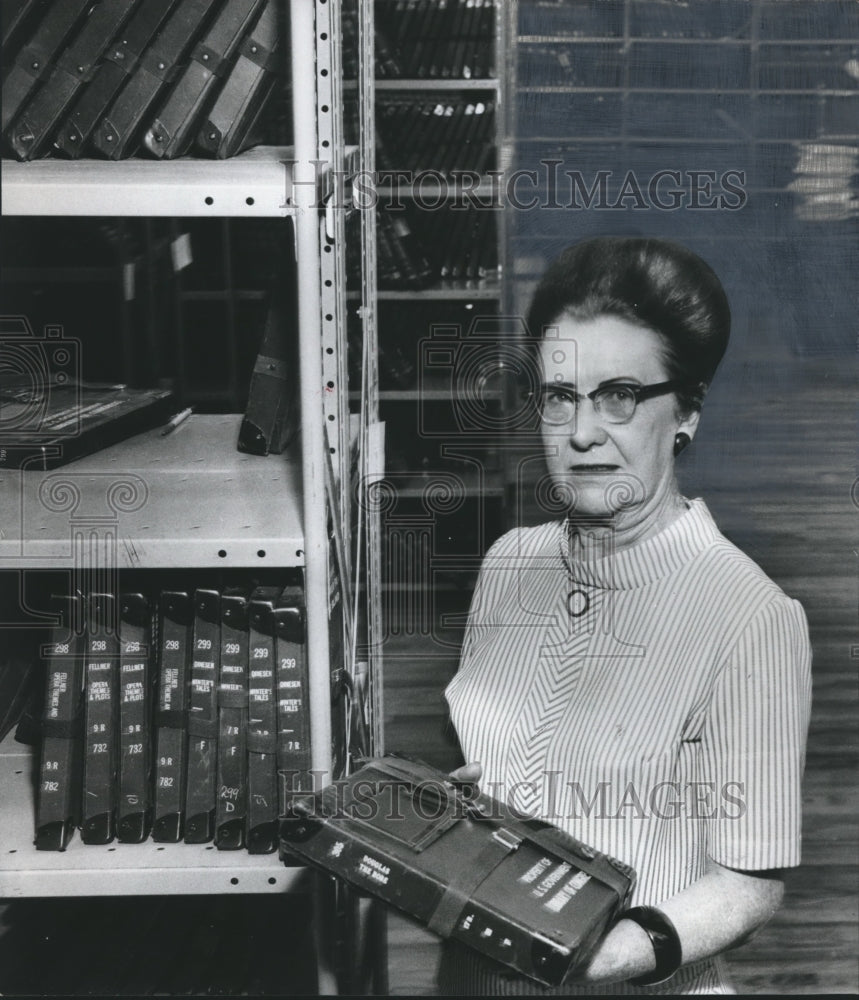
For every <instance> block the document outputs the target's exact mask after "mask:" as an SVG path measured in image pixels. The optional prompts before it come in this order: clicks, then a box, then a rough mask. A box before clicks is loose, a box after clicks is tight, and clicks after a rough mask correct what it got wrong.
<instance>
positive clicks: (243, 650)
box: [35, 586, 310, 854]
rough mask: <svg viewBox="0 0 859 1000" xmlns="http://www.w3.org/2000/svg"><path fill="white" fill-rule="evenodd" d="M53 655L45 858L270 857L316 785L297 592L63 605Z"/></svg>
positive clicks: (42, 770) (103, 598)
mask: <svg viewBox="0 0 859 1000" xmlns="http://www.w3.org/2000/svg"><path fill="white" fill-rule="evenodd" d="M56 612H57V616H58V622H59V623H58V624H57V625H56V627H55V628H54V629H53V632H52V634H51V636H50V641H49V643H48V644H47V645H46V646H45V647H44V648H43V659H44V662H45V676H46V686H45V705H44V715H43V720H42V744H41V755H40V763H39V776H38V789H37V799H36V836H35V843H36V847H37V848H38V849H40V850H57V851H62V850H64V849H65V848H66V846H67V845H68V843H69V841H70V839H71V838H72V836H73V834H74V831H75V830H76V829H79V830H80V836H81V840H82V841H83V842H84V843H86V844H107V843H111V842H112V841H114V840H119V841H120V842H127V843H140V842H142V841H144V840H147V839H148V838H149V837H150V836H151V838H152V839H153V840H155V841H158V842H162V843H171V842H173V843H175V842H179V841H185V842H186V843H207V842H214V844H215V846H216V847H217V848H218V849H219V850H238V849H247V850H248V851H249V852H251V853H258V854H263V853H270V852H272V851H274V850H275V849H276V847H277V818H278V816H279V815H281V814H282V813H283V811H284V810H285V808H286V804H287V801H288V797H289V796H290V795H291V794H292V793H293V792H295V791H298V790H306V789H307V788H308V787H309V778H310V774H309V771H310V739H309V736H310V734H309V722H308V718H307V712H308V706H307V700H306V699H307V683H308V679H307V658H306V631H305V615H304V599H303V591H302V588H301V587H297V586H289V587H285V588H284V587H277V586H275V587H272V586H253V587H251V586H248V587H242V586H233V587H228V588H223V589H221V590H219V589H217V588H212V587H206V586H200V587H197V588H195V589H193V590H181V589H170V590H162V591H160V592H159V593H157V594H146V593H142V592H138V591H129V592H125V593H121V594H110V593H90V594H73V595H66V596H63V597H59V598H57V599H56Z"/></svg>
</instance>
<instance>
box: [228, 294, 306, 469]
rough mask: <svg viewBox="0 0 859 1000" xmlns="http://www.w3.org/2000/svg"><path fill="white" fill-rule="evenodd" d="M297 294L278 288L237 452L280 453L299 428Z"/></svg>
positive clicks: (271, 296)
mask: <svg viewBox="0 0 859 1000" xmlns="http://www.w3.org/2000/svg"><path fill="white" fill-rule="evenodd" d="M293 293H294V289H293V288H292V287H291V286H290V287H287V286H286V284H285V283H284V284H281V285H278V286H276V287H275V288H273V289H272V290H271V292H270V294H269V302H268V310H267V313H266V320H265V327H264V328H263V334H262V343H261V344H260V347H259V351H258V353H257V357H256V361H255V362H254V368H253V372H252V374H251V382H250V387H249V389H248V401H247V404H246V406H245V413H244V417H243V418H242V422H241V425H240V427H239V437H238V442H237V444H236V447H237V449H238V450H239V451H242V452H247V453H248V454H251V455H269V454H272V453H275V454H279V453H280V452H282V451H283V450H284V449H285V448H287V447H288V446H289V444H290V443H291V442H292V441H293V440H294V439H295V437H296V435H297V434H298V429H299V393H298V354H297V350H298V348H297V337H296V336H295V328H296V320H295V305H294V302H295V299H294V294H293Z"/></svg>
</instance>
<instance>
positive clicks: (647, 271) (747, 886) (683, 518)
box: [440, 238, 811, 995]
mask: <svg viewBox="0 0 859 1000" xmlns="http://www.w3.org/2000/svg"><path fill="white" fill-rule="evenodd" d="M527 325H528V328H529V330H530V331H531V334H530V335H531V336H532V337H533V338H535V339H534V340H533V343H532V345H531V346H532V348H533V351H534V354H535V361H536V362H537V364H538V366H539V371H540V378H539V381H540V385H539V388H537V389H535V390H534V391H533V392H532V393H531V396H532V398H533V399H534V401H535V403H536V405H537V407H538V409H539V414H540V424H541V434H542V440H543V445H544V448H545V454H546V463H547V466H548V472H549V477H550V482H551V486H552V490H553V491H554V495H555V497H556V499H557V498H562V499H563V501H564V503H565V506H566V510H567V515H566V517H565V519H564V520H556V521H553V522H550V523H547V524H543V525H540V526H538V527H529V528H520V529H516V530H514V531H511V532H509V533H508V534H506V535H504V536H503V537H502V538H501V539H499V540H498V541H497V542H496V543H495V544H494V545H493V546H492V547H491V549H490V550H489V552H488V553H487V555H486V558H485V560H484V563H483V566H482V569H481V573H480V578H479V580H478V584H477V588H476V590H475V594H474V598H473V602H472V608H471V612H470V617H469V625H468V629H467V631H466V637H465V642H464V645H463V652H462V660H461V664H460V669H459V671H458V673H457V675H456V676H455V677H454V679H453V680H452V681H451V683H450V685H449V686H448V688H447V691H446V697H447V699H448V703H449V706H450V712H451V718H452V721H453V724H454V726H455V728H456V730H457V734H458V736H459V739H460V743H461V746H462V749H463V752H464V759H465V760H466V761H470V762H473V763H472V764H471V765H469V766H467V767H466V768H463V769H460V771H459V772H455V773H456V775H457V777H459V778H462V779H472V780H476V778H477V777H478V776H479V775H480V772H481V769H482V780H481V789H482V790H483V791H486V792H488V793H489V794H494V795H495V796H496V797H498V798H501V799H504V800H506V801H508V802H509V803H511V804H512V805H515V806H516V807H517V808H520V809H521V810H522V811H524V812H529V813H533V814H537V815H540V816H542V817H543V818H545V819H548V820H550V821H551V822H553V823H555V824H556V825H557V826H559V827H561V828H562V829H564V830H566V831H568V832H569V833H571V834H573V835H574V836H576V837H578V838H579V839H581V840H583V841H585V842H586V843H589V844H590V845H591V846H593V847H596V848H598V849H599V850H601V851H603V852H605V853H607V854H610V855H612V856H614V857H616V858H619V859H620V860H622V861H625V862H627V863H628V864H630V865H632V866H633V868H634V869H635V871H636V872H637V875H638V881H637V886H636V888H635V892H634V895H633V897H632V899H631V901H630V902H631V905H632V906H633V907H635V909H634V910H632V911H630V912H629V917H623V918H621V919H619V920H618V921H617V922H616V923H615V924H614V926H613V927H612V928H611V930H610V931H609V932H608V933H607V935H606V936H605V937H604V939H603V941H602V942H601V944H600V946H599V947H598V948H597V950H596V951H595V953H594V954H593V956H592V958H591V960H590V961H589V963H588V964H587V965H586V966H585V967H584V968H582V969H580V970H579V971H578V972H577V973H575V975H574V976H573V977H572V978H571V979H570V980H569V981H568V982H567V983H566V984H565V985H564V987H563V988H561V989H560V990H558V991H557V992H560V993H562V994H571V993H579V992H581V993H593V992H596V993H599V992H605V993H611V994H618V993H636V992H640V993H645V994H651V995H652V994H659V993H668V994H677V993H681V994H682V993H732V992H734V990H733V988H732V987H731V985H730V983H729V982H728V980H727V978H726V976H725V971H724V967H723V963H722V961H721V960H720V958H719V956H720V954H721V953H722V952H724V951H726V950H727V949H729V948H731V947H733V946H735V945H737V944H739V943H740V942H742V941H744V940H745V939H747V938H748V937H749V935H750V934H752V933H753V932H754V931H755V930H756V929H758V928H759V927H761V926H762V925H763V924H764V923H765V922H766V921H767V919H768V918H769V917H770V916H771V915H772V914H773V913H774V912H775V910H776V909H777V908H778V906H779V905H780V902H781V899H782V894H783V883H782V878H781V875H780V871H781V870H782V869H785V868H788V867H791V866H795V865H797V864H798V863H799V857H800V810H801V797H800V782H801V777H802V770H803V766H804V752H805V737H806V731H807V725H808V714H809V704H810V659H811V658H810V648H809V642H808V633H807V625H806V620H805V616H804V613H803V611H802V609H801V607H800V605H799V604H798V603H797V602H795V601H793V600H791V599H789V598H788V597H787V596H785V594H784V593H783V592H782V591H781V590H780V589H779V587H778V586H777V585H776V584H775V583H773V582H772V581H771V580H770V579H769V578H768V577H767V576H766V575H765V574H764V573H763V572H762V570H760V569H759V568H758V567H757V566H756V565H755V564H754V563H753V562H752V561H751V560H750V559H749V558H748V557H746V556H745V555H744V554H743V553H741V552H740V551H739V550H738V549H737V548H736V547H735V546H733V545H732V544H731V543H730V542H728V541H727V539H725V538H724V537H723V536H722V535H721V534H720V533H719V530H718V528H717V527H716V525H715V524H714V522H713V520H712V518H711V516H710V514H709V512H708V510H707V508H706V506H705V504H704V503H703V501H702V500H687V499H686V498H685V497H683V496H682V495H681V494H680V492H679V489H678V486H677V483H676V480H675V475H674V459H675V456H676V455H677V454H679V452H680V451H682V449H683V448H684V447H686V446H687V445H688V444H689V443H690V442H691V441H692V439H693V438H694V437H695V434H696V432H697V429H698V422H699V417H700V411H701V403H702V400H703V398H704V394H705V392H706V390H707V387H708V385H709V384H710V381H711V379H712V377H713V375H714V372H715V370H716V368H717V366H718V364H719V361H720V360H721V357H722V355H723V353H724V351H725V347H726V346H727V341H728V335H729V328H730V311H729V308H728V303H727V299H726V297H725V293H724V291H723V289H722V287H721V285H720V283H719V281H718V279H717V277H716V275H715V274H714V273H713V272H712V270H711V269H710V268H709V266H708V265H707V264H705V263H704V262H703V261H702V260H701V259H700V258H698V257H697V256H696V255H695V254H693V253H691V252H690V251H688V250H687V249H685V248H683V247H680V246H678V245H676V244H673V243H669V242H665V241H661V240H648V239H622V238H599V239H592V240H589V241H586V242H584V243H581V244H578V245H576V246H573V247H571V248H569V249H568V250H567V251H565V252H564V253H563V254H562V255H561V257H560V258H559V259H558V260H557V261H556V262H555V263H553V264H552V265H551V266H550V268H549V269H548V271H547V273H546V275H545V276H544V278H543V280H542V281H541V283H540V285H539V287H538V288H537V291H536V293H535V295H534V299H533V302H532V305H531V309H530V312H529V316H528V323H527ZM477 765H479V766H477ZM642 908H644V909H642ZM440 985H441V992H442V993H443V994H460V995H462V994H471V995H474V994H495V995H498V994H516V993H520V994H521V993H541V992H543V990H542V989H541V988H540V987H539V986H537V985H536V984H534V983H532V982H530V981H528V980H525V979H523V978H520V977H517V976H515V975H511V974H509V973H507V972H505V971H504V970H503V969H502V968H501V967H500V966H493V965H492V964H491V963H489V962H487V961H485V960H483V959H482V958H480V957H479V956H477V955H476V954H475V953H472V952H470V951H467V950H466V949H464V948H462V947H461V946H458V945H456V944H449V945H448V946H447V947H446V950H445V954H444V957H443V961H442V968H441V978H440Z"/></svg>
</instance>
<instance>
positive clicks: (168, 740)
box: [152, 590, 194, 843]
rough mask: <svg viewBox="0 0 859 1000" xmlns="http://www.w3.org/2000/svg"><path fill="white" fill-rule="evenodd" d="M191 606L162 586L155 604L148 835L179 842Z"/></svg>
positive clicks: (186, 596) (179, 592)
mask: <svg viewBox="0 0 859 1000" xmlns="http://www.w3.org/2000/svg"><path fill="white" fill-rule="evenodd" d="M193 618H194V607H193V602H192V599H191V595H190V594H189V593H188V592H187V591H184V590H165V591H162V593H161V595H160V600H159V609H158V700H157V702H156V710H155V720H154V722H155V747H156V749H155V792H154V815H153V826H152V839H153V840H156V841H162V842H165V843H176V842H178V841H180V840H181V839H182V837H183V834H184V832H185V774H186V765H187V760H188V745H187V741H188V687H189V682H190V676H191V626H192V623H193Z"/></svg>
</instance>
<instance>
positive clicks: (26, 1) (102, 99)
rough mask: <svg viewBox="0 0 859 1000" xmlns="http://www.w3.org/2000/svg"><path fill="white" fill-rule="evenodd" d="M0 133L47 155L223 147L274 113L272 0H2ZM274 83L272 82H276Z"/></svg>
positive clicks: (276, 22) (255, 136)
mask: <svg viewBox="0 0 859 1000" xmlns="http://www.w3.org/2000/svg"><path fill="white" fill-rule="evenodd" d="M9 6H10V10H9V11H8V12H7V15H8V16H7V17H6V18H5V19H4V22H3V62H4V65H5V66H6V67H8V69H7V71H6V72H5V74H4V78H3V92H2V132H3V137H4V145H5V149H6V150H9V151H11V153H12V154H13V155H14V156H16V157H17V158H18V159H21V160H31V159H34V158H37V157H40V156H45V155H49V154H57V155H62V156H66V157H71V158H78V157H80V156H84V155H91V156H98V157H106V158H108V159H111V160H118V159H124V158H126V157H129V156H133V155H135V154H136V153H138V152H141V153H143V154H148V155H150V156H154V157H157V158H159V159H172V158H174V157H177V156H183V155H186V154H188V153H192V152H194V153H197V154H199V155H201V156H209V157H217V158H223V157H228V156H233V155H235V154H236V153H238V152H241V151H242V150H244V149H246V148H248V146H250V145H254V144H256V143H257V142H258V141H260V139H261V137H262V132H263V127H264V125H265V127H269V126H270V125H271V124H272V121H276V118H277V115H276V113H274V114H269V113H268V112H267V111H266V109H267V106H269V105H271V104H272V103H274V104H275V105H276V104H277V102H276V101H275V102H272V101H271V100H270V99H271V97H272V95H273V93H274V91H275V89H276V88H275V83H276V81H277V79H278V76H279V75H282V74H280V71H279V68H278V60H279V57H280V50H281V49H282V48H283V35H284V25H283V23H282V15H283V10H282V7H283V5H282V4H281V3H280V2H279V0H10V4H9ZM282 89H283V88H281V90H282Z"/></svg>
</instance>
